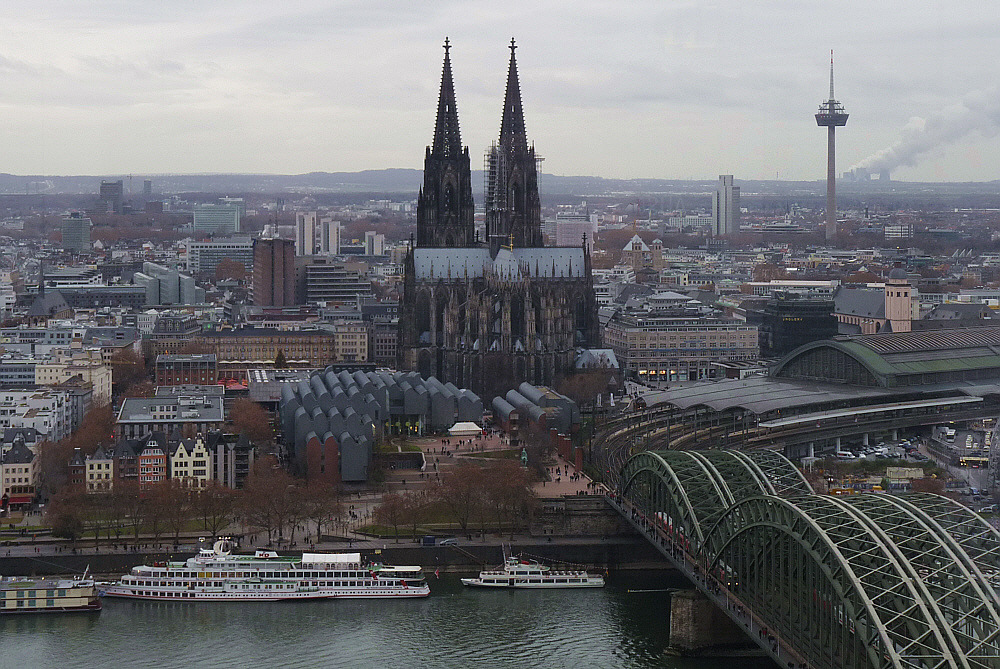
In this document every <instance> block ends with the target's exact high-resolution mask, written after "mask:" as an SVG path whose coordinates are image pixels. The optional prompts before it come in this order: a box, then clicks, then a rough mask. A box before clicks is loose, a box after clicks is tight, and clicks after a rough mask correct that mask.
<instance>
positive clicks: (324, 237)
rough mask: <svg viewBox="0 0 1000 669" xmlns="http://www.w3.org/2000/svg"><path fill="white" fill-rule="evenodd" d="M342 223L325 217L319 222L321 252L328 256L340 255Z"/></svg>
mask: <svg viewBox="0 0 1000 669" xmlns="http://www.w3.org/2000/svg"><path fill="white" fill-rule="evenodd" d="M340 231H341V224H340V221H334V220H332V219H330V218H328V217H324V218H322V219H321V220H320V222H319V252H320V253H323V254H327V255H333V256H335V255H338V254H339V253H340Z"/></svg>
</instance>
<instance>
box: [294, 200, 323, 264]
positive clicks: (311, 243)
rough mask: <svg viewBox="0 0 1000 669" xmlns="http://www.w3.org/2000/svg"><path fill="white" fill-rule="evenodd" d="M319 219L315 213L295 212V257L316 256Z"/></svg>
mask: <svg viewBox="0 0 1000 669" xmlns="http://www.w3.org/2000/svg"><path fill="white" fill-rule="evenodd" d="M317 219H318V214H317V213H316V212H315V211H297V212H295V255H297V256H311V255H316V223H317Z"/></svg>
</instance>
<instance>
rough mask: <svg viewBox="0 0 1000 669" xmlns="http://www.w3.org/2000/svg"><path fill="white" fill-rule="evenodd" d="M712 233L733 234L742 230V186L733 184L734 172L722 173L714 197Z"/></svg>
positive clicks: (717, 234) (716, 234)
mask: <svg viewBox="0 0 1000 669" xmlns="http://www.w3.org/2000/svg"><path fill="white" fill-rule="evenodd" d="M712 220H713V227H712V233H713V234H714V235H715V236H719V235H733V234H736V233H737V232H739V231H740V187H739V186H734V185H733V175H732V174H720V175H719V184H718V185H717V186H716V188H715V196H714V197H713V198H712Z"/></svg>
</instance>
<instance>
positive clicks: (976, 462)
mask: <svg viewBox="0 0 1000 669" xmlns="http://www.w3.org/2000/svg"><path fill="white" fill-rule="evenodd" d="M989 464H990V459H989V458H984V457H982V456H975V455H966V456H962V457H960V458H959V459H958V466H959V467H971V468H972V469H986V468H987V467H988V466H989Z"/></svg>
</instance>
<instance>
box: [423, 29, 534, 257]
mask: <svg viewBox="0 0 1000 669" xmlns="http://www.w3.org/2000/svg"><path fill="white" fill-rule="evenodd" d="M516 49H517V45H516V44H515V42H514V40H513V39H511V41H510V65H509V67H508V71H507V90H506V93H505V95H504V108H503V116H502V119H501V121H500V142H499V144H497V145H494V146H493V148H491V149H490V151H489V154H488V163H489V164H488V175H487V180H488V183H487V187H486V210H487V236H488V237H489V244H490V248H491V250H492V251H493V252H494V254H495V252H496V251H497V250H498V249H499V246H500V245H501V244H504V243H507V244H513V245H516V246H541V245H542V235H541V207H540V200H539V197H538V178H537V171H536V165H535V157H534V150H533V149H529V148H528V139H527V133H526V131H525V127H524V111H523V108H522V106H521V86H520V83H519V81H518V76H517V61H516V59H515V55H514V54H515V50H516ZM450 50H451V44H450V42H449V41H448V39H445V42H444V65H443V67H442V71H441V90H440V93H439V95H438V108H437V118H436V119H435V122H434V139H433V141H432V143H431V146H428V147H427V155H426V156H425V158H424V185H423V188H422V189H421V191H420V195H419V197H418V200H417V246H419V247H438V248H441V247H445V248H449V247H470V246H476V245H477V244H478V240H477V238H476V235H475V204H474V203H473V201H472V180H471V168H470V163H469V150H468V148H467V147H463V146H462V135H461V131H460V129H459V124H458V107H457V105H456V104H455V84H454V80H453V78H452V72H451V53H450Z"/></svg>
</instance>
